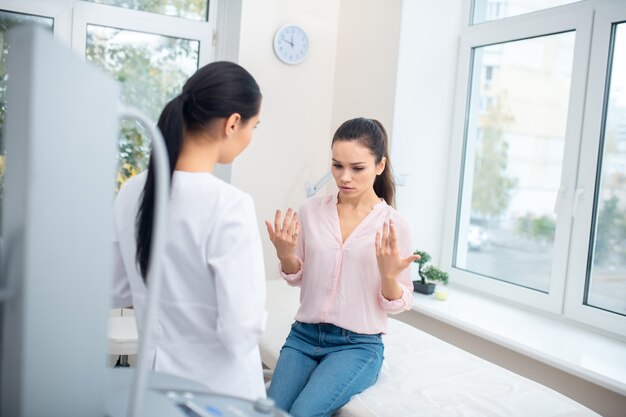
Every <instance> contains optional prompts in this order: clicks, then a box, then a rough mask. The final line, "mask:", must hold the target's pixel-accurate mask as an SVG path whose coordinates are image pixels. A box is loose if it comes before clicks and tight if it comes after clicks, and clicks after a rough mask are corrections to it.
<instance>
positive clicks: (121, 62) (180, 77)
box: [86, 25, 200, 188]
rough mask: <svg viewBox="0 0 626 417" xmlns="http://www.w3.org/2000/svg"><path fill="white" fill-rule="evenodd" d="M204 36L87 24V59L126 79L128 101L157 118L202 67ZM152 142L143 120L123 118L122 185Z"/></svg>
mask: <svg viewBox="0 0 626 417" xmlns="http://www.w3.org/2000/svg"><path fill="white" fill-rule="evenodd" d="M199 48H200V42H198V41H194V40H188V39H182V38H173V37H167V36H162V35H155V34H149V33H141V32H135V31H130V30H121V29H115V28H110V27H103V26H97V25H88V26H87V48H86V55H87V59H88V60H90V61H93V62H95V63H97V64H98V65H99V66H101V67H102V68H104V69H105V70H106V71H107V72H109V73H110V74H112V75H113V76H114V77H115V78H116V79H117V80H119V81H120V82H121V83H122V101H123V102H124V104H126V105H129V106H133V107H136V108H137V109H139V110H141V111H142V112H144V113H145V114H146V115H147V116H148V117H150V118H151V119H152V120H154V121H155V123H156V121H157V120H158V118H159V115H160V113H161V110H162V109H163V107H164V106H165V104H166V103H167V102H168V101H169V100H171V99H172V98H173V97H174V96H176V95H177V94H178V93H180V91H181V89H182V87H183V84H184V83H185V81H186V80H187V78H189V77H190V76H191V75H192V74H193V73H194V72H195V71H196V70H197V69H198V56H199ZM149 152H150V143H149V142H148V140H147V136H146V134H145V132H144V130H143V128H142V127H141V126H139V125H138V124H137V123H134V122H133V123H131V122H124V123H122V131H121V137H120V153H119V158H118V176H117V187H118V188H119V187H120V186H121V185H122V184H123V183H124V181H126V180H127V179H128V178H130V177H132V176H133V175H135V174H137V173H138V172H140V171H142V170H144V169H145V168H146V167H147V163H148V155H149Z"/></svg>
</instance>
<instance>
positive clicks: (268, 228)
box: [265, 220, 276, 241]
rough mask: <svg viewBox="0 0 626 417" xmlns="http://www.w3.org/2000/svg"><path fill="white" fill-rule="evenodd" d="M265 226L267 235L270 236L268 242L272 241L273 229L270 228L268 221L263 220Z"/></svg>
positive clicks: (270, 224)
mask: <svg viewBox="0 0 626 417" xmlns="http://www.w3.org/2000/svg"><path fill="white" fill-rule="evenodd" d="M265 226H266V227H267V234H268V235H270V240H272V241H273V240H274V236H276V235H275V234H274V228H273V227H272V223H270V221H269V220H265Z"/></svg>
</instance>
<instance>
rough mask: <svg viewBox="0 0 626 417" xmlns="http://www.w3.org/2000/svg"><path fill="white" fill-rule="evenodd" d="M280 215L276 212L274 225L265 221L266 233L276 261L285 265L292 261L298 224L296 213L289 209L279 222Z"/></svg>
mask: <svg viewBox="0 0 626 417" xmlns="http://www.w3.org/2000/svg"><path fill="white" fill-rule="evenodd" d="M281 217H282V213H281V211H280V210H276V216H275V217H274V225H272V223H270V221H269V220H265V225H266V226H267V233H268V234H269V237H270V240H271V241H272V243H273V244H274V247H275V248H276V255H277V256H278V259H279V260H280V261H281V262H282V263H285V262H286V261H289V260H292V259H293V258H294V257H295V253H296V243H297V242H298V234H299V233H300V223H298V213H296V212H295V211H293V210H292V209H291V208H290V209H288V210H287V213H285V218H284V219H283V221H282V222H281Z"/></svg>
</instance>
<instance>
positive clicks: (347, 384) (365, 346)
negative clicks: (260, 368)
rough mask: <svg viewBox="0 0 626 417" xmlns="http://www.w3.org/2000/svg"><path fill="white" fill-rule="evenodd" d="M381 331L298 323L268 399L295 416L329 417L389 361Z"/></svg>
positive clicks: (287, 341) (288, 342)
mask: <svg viewBox="0 0 626 417" xmlns="http://www.w3.org/2000/svg"><path fill="white" fill-rule="evenodd" d="M383 351H384V347H383V342H382V338H381V336H380V335H379V334H374V335H367V334H359V333H354V332H351V331H349V330H345V329H342V328H341V327H337V326H335V325H332V324H325V323H318V324H308V323H300V322H298V321H296V322H295V323H294V324H293V325H292V326H291V332H290V333H289V336H288V337H287V340H286V341H285V344H284V346H283V348H282V349H281V351H280V356H279V358H278V363H277V364H276V369H275V370H274V376H273V377H272V382H271V383H270V388H269V392H268V397H270V398H271V399H273V400H274V401H275V402H276V406H277V407H278V408H280V409H282V410H285V411H287V412H288V413H290V414H291V415H292V416H293V417H314V416H315V417H326V416H330V415H331V414H332V413H333V412H334V411H336V410H337V409H339V408H340V407H341V406H343V405H344V404H346V403H347V402H348V401H349V400H350V398H351V397H352V396H353V395H356V394H358V393H360V392H362V391H363V390H364V389H366V388H368V387H370V386H372V385H374V383H375V382H376V379H377V378H378V372H379V371H380V367H381V365H382V363H383Z"/></svg>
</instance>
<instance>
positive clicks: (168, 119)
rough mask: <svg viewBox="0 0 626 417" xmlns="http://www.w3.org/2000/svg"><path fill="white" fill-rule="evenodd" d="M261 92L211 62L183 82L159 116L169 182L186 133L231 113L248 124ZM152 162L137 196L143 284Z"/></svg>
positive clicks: (227, 66)
mask: <svg viewBox="0 0 626 417" xmlns="http://www.w3.org/2000/svg"><path fill="white" fill-rule="evenodd" d="M260 107H261V91H260V89H259V86H258V84H257V82H256V81H255V80H254V78H253V77H252V75H250V73H249V72H248V71H246V70H245V69H244V68H242V67H241V66H239V65H237V64H234V63H232V62H225V61H221V62H212V63H210V64H208V65H205V66H204V67H202V68H200V69H199V70H198V71H196V73H195V74H194V75H193V76H191V78H189V79H188V80H187V82H186V83H185V85H184V87H183V90H182V92H181V94H180V95H178V96H177V97H175V98H174V99H172V100H171V101H170V102H169V103H167V105H166V106H165V108H164V109H163V111H162V112H161V116H160V117H159V122H158V127H159V129H160V130H161V133H162V134H163V139H165V145H166V148H167V154H168V159H169V163H170V179H171V178H172V176H173V174H174V170H175V169H176V163H177V162H178V157H179V155H180V150H181V148H182V144H183V138H184V134H185V133H197V132H201V131H203V130H205V129H208V128H209V126H210V125H211V123H212V122H213V121H214V120H216V119H220V118H227V117H230V116H231V115H232V114H234V113H239V115H241V119H242V121H244V122H245V121H247V120H249V119H251V118H252V117H254V116H256V115H257V114H258V113H259V110H260ZM154 190H155V177H154V161H153V157H152V156H150V162H149V164H148V173H147V177H146V183H145V185H144V188H143V192H142V194H141V197H140V205H139V210H138V212H137V219H136V224H135V236H136V240H137V248H136V250H137V253H136V261H137V265H138V267H139V271H140V273H141V276H142V277H143V280H144V282H146V280H147V276H148V265H149V263H150V246H151V243H152V224H153V221H154V201H155V199H154V197H155V195H154V194H155V192H154Z"/></svg>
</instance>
